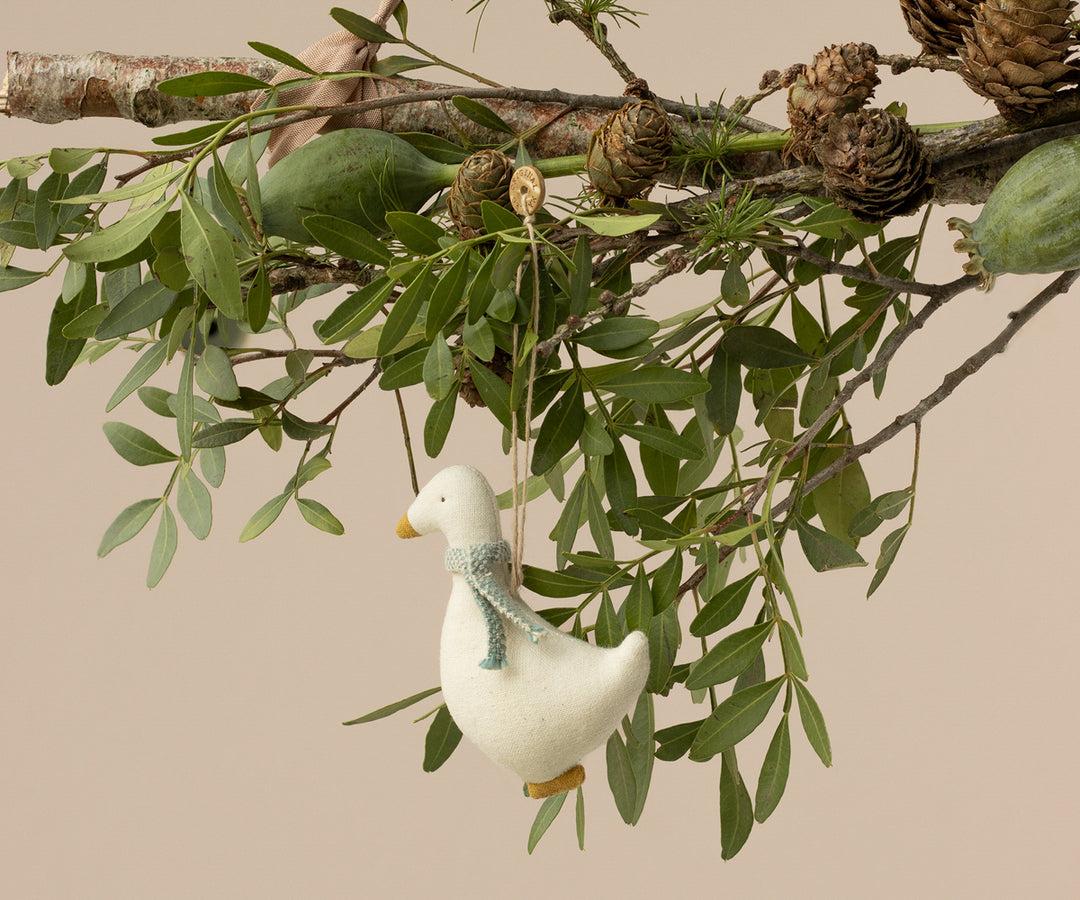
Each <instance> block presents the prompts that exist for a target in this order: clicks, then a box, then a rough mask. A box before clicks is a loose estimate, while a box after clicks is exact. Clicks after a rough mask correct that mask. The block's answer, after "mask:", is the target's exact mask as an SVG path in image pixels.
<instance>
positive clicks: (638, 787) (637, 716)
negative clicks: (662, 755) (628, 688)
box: [626, 691, 656, 825]
mask: <svg viewBox="0 0 1080 900" xmlns="http://www.w3.org/2000/svg"><path fill="white" fill-rule="evenodd" d="M655 728H656V715H655V711H654V708H653V698H652V695H651V694H649V693H648V692H647V691H642V692H641V694H640V695H639V696H638V700H637V704H636V705H635V706H634V714H633V717H632V718H631V720H630V729H629V731H628V732H627V735H626V753H627V756H629V757H630V768H631V769H633V772H634V786H635V791H634V795H635V803H634V816H633V820H632V821H631V822H630V824H631V825H637V823H638V822H639V821H640V820H641V814H642V813H643V812H644V811H645V799H646V798H647V797H648V794H649V785H650V784H651V783H652V772H653V760H654V759H655V756H654V755H653V751H654V750H655V749H656V740H655V738H654V735H653V732H654V731H655Z"/></svg>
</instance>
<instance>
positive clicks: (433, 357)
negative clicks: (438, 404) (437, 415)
mask: <svg viewBox="0 0 1080 900" xmlns="http://www.w3.org/2000/svg"><path fill="white" fill-rule="evenodd" d="M456 385H457V375H456V373H455V372H454V356H453V354H452V353H451V352H450V346H449V345H448V344H447V343H446V341H445V340H443V338H442V337H441V336H440V337H437V338H436V339H435V340H433V341H432V342H431V346H430V347H428V349H427V352H426V353H425V354H424V387H425V389H426V390H427V392H428V396H429V397H431V399H432V400H443V399H445V398H446V395H447V394H449V393H450V391H452V390H453V389H454V388H455V387H456Z"/></svg>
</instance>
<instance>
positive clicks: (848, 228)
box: [797, 199, 881, 240]
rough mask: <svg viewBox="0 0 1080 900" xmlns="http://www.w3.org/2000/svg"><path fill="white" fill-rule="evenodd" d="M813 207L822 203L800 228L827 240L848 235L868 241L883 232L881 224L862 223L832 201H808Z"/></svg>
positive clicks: (802, 222)
mask: <svg viewBox="0 0 1080 900" xmlns="http://www.w3.org/2000/svg"><path fill="white" fill-rule="evenodd" d="M807 202H809V203H811V204H812V205H816V204H818V203H821V205H820V206H818V208H817V209H815V210H814V211H813V212H812V213H810V215H808V216H806V217H805V218H803V219H802V220H801V221H800V222H799V223H798V226H797V227H798V228H799V229H801V230H803V231H809V232H810V233H811V234H818V235H821V236H822V237H825V238H832V239H834V240H839V239H840V238H842V237H843V236H844V234H845V232H846V233H848V234H850V235H851V236H852V237H855V238H858V239H866V238H868V237H870V236H872V235H874V234H877V233H878V232H879V231H880V230H881V225H880V224H870V223H867V222H860V221H859V220H858V219H856V218H855V217H854V216H853V215H852V214H851V213H850V212H849V211H848V210H846V209H838V208H837V206H836V204H834V203H833V202H832V201H825V202H824V203H822V202H821V201H820V200H816V199H815V200H808V201H807Z"/></svg>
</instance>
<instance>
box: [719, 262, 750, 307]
mask: <svg viewBox="0 0 1080 900" xmlns="http://www.w3.org/2000/svg"><path fill="white" fill-rule="evenodd" d="M720 296H721V298H722V299H723V301H724V302H725V303H726V304H727V305H728V306H742V305H743V304H744V303H747V302H749V300H750V285H749V283H748V282H747V280H746V276H745V275H744V274H743V271H742V266H740V265H739V262H738V258H735V259H732V261H731V262H730V263H728V267H727V268H726V269H724V274H723V276H722V277H721V278H720Z"/></svg>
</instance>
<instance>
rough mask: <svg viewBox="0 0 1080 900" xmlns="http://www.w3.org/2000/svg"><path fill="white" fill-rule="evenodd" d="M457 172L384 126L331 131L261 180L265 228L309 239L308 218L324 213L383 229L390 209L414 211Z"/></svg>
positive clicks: (294, 154) (289, 157)
mask: <svg viewBox="0 0 1080 900" xmlns="http://www.w3.org/2000/svg"><path fill="white" fill-rule="evenodd" d="M457 169H458V167H457V166H453V165H447V164H443V163H438V162H435V161H434V160H432V159H429V158H428V157H426V156H424V154H423V153H421V152H420V151H419V150H417V149H416V148H415V147H413V145H412V144H410V143H409V142H408V141H406V140H405V139H404V138H400V137H398V136H397V135H394V134H388V133H387V132H385V131H374V130H371V129H368V128H344V129H341V130H340V131H331V132H330V133H329V134H325V135H322V136H321V137H317V138H315V140H313V141H310V142H308V143H307V144H304V145H303V146H302V147H299V148H297V149H296V150H294V151H293V152H292V153H290V154H289V155H288V156H286V157H285V158H284V159H283V160H281V162H279V163H278V164H277V165H276V166H274V167H273V168H272V169H271V170H270V171H269V172H268V173H267V174H266V175H265V176H264V177H263V178H262V180H261V181H260V182H259V186H260V190H261V194H262V209H263V230H264V231H265V232H266V233H267V234H273V235H278V236H280V237H284V238H289V239H290V240H293V241H298V242H300V243H306V244H310V243H313V240H312V238H311V235H309V234H308V233H307V229H305V228H304V224H303V220H304V217H305V216H310V215H315V214H316V213H325V214H327V215H331V216H337V217H338V218H339V219H347V220H348V221H350V222H355V223H357V224H358V225H361V226H363V227H364V228H366V229H367V230H369V231H372V232H374V233H375V234H380V233H382V232H383V231H385V230H386V214H387V213H388V212H390V211H392V210H407V211H408V212H416V211H417V210H418V209H420V207H421V206H423V205H424V203H425V202H426V201H427V200H428V199H429V198H431V197H432V196H434V195H435V194H436V193H438V192H439V191H440V190H442V189H443V188H446V187H449V186H450V184H451V183H452V182H453V180H454V176H455V175H456V174H457Z"/></svg>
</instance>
